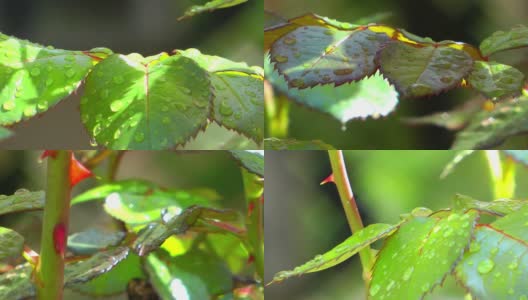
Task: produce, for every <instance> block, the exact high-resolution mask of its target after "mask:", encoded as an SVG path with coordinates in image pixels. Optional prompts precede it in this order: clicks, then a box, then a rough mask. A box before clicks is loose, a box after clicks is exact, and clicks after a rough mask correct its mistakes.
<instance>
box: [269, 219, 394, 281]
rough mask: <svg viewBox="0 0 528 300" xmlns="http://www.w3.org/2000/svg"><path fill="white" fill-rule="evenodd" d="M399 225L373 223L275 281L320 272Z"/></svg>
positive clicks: (279, 274) (285, 272)
mask: <svg viewBox="0 0 528 300" xmlns="http://www.w3.org/2000/svg"><path fill="white" fill-rule="evenodd" d="M397 227H398V225H389V224H372V225H369V226H367V227H365V228H364V229H362V230H360V231H358V232H356V233H354V234H353V235H352V236H351V237H349V238H347V239H346V240H345V241H344V242H342V243H341V244H339V245H337V246H336V247H334V248H333V249H332V250H330V251H328V252H326V253H324V254H319V255H317V256H315V258H313V259H312V260H310V261H308V262H306V263H305V264H303V265H301V266H298V267H296V268H295V269H294V270H291V271H281V272H279V273H277V274H275V276H274V277H273V281H272V282H271V283H274V282H281V281H283V280H285V279H288V278H290V277H293V276H301V275H304V274H306V273H312V272H318V271H322V270H325V269H328V268H331V267H333V266H335V265H338V264H340V263H342V262H343V261H345V260H347V259H349V258H350V257H352V256H354V255H355V254H356V253H358V252H359V251H360V250H361V249H363V248H365V247H367V246H368V245H370V244H372V243H374V242H376V241H377V240H379V239H382V238H384V237H386V236H387V235H390V234H391V233H392V232H394V230H396V228H397Z"/></svg>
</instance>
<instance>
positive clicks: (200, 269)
mask: <svg viewBox="0 0 528 300" xmlns="http://www.w3.org/2000/svg"><path fill="white" fill-rule="evenodd" d="M145 268H146V271H147V273H148V274H149V278H150V281H151V282H152V285H153V286H154V289H155V290H156V291H157V292H158V294H159V295H160V296H161V298H162V299H167V300H169V299H175V300H179V299H188V300H201V299H210V298H211V296H212V295H218V294H224V293H226V292H228V291H231V290H232V288H233V280H232V274H231V272H230V271H229V269H228V268H227V266H226V264H225V262H223V261H222V260H221V259H219V258H218V257H216V256H213V255H210V254H207V253H204V252H202V251H200V250H198V251H192V252H188V253H186V254H184V255H180V256H170V255H169V254H167V253H166V252H162V251H157V252H156V253H153V254H150V255H149V256H148V257H147V259H146V264H145Z"/></svg>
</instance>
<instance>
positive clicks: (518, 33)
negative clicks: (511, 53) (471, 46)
mask: <svg viewBox="0 0 528 300" xmlns="http://www.w3.org/2000/svg"><path fill="white" fill-rule="evenodd" d="M520 47H528V27H526V26H524V25H517V26H515V27H513V28H512V29H510V30H509V31H506V32H504V31H497V32H495V33H493V34H492V35H491V36H490V37H488V38H486V39H485V40H483V41H482V43H481V44H480V50H481V51H482V54H483V55H484V56H489V55H491V54H494V53H497V52H499V51H504V50H509V49H515V48H520Z"/></svg>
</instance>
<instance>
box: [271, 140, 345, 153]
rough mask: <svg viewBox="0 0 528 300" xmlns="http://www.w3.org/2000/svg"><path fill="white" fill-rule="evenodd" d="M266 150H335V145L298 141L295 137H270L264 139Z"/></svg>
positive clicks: (317, 141)
mask: <svg viewBox="0 0 528 300" xmlns="http://www.w3.org/2000/svg"><path fill="white" fill-rule="evenodd" d="M264 149H266V150H335V148H334V147H332V146H330V145H328V144H326V143H324V142H322V141H319V140H313V141H298V140H294V139H277V138H269V139H265V140H264Z"/></svg>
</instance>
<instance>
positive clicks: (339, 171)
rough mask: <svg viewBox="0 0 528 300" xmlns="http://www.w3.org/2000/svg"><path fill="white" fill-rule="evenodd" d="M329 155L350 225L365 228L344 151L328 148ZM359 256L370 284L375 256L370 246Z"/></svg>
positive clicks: (367, 281)
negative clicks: (350, 180) (348, 172)
mask: <svg viewBox="0 0 528 300" xmlns="http://www.w3.org/2000/svg"><path fill="white" fill-rule="evenodd" d="M328 156H329V157H330V165H331V166H332V174H333V175H334V182H335V184H336V186H337V191H338V192H339V198H340V199H341V204H343V209H344V211H345V215H346V218H347V221H348V225H349V227H350V230H351V231H352V233H355V232H357V231H359V230H361V229H363V221H362V220H361V215H360V214H359V210H358V207H357V205H356V200H355V198H354V193H353V192H352V187H351V186H350V182H349V181H348V175H347V170H346V166H345V160H344V158H343V151H341V150H328ZM359 258H360V260H361V265H362V267H363V279H364V280H365V283H366V284H367V286H368V284H369V282H370V278H371V269H372V265H373V264H374V258H373V256H372V252H371V250H370V247H366V248H364V249H363V250H361V251H359Z"/></svg>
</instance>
